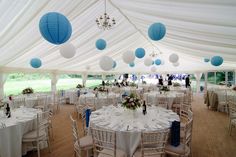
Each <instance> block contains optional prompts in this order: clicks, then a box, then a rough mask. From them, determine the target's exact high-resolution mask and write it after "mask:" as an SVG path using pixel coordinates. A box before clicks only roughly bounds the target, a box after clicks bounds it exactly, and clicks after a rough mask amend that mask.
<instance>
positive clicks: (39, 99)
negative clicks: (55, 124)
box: [37, 96, 48, 111]
mask: <svg viewBox="0 0 236 157" xmlns="http://www.w3.org/2000/svg"><path fill="white" fill-rule="evenodd" d="M37 104H38V105H39V106H43V111H46V110H48V106H47V96H38V97H37Z"/></svg>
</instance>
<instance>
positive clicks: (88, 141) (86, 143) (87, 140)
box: [75, 136, 93, 149]
mask: <svg viewBox="0 0 236 157" xmlns="http://www.w3.org/2000/svg"><path fill="white" fill-rule="evenodd" d="M79 142H80V147H81V149H90V148H92V147H93V139H92V136H84V137H82V138H80V139H79ZM76 145H77V146H78V143H77V142H76V143H75V146H76Z"/></svg>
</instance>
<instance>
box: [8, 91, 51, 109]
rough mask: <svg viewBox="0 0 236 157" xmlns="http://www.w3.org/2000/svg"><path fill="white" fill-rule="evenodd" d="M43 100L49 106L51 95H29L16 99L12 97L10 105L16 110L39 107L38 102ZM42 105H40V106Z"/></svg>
mask: <svg viewBox="0 0 236 157" xmlns="http://www.w3.org/2000/svg"><path fill="white" fill-rule="evenodd" d="M39 99H44V101H45V102H46V103H47V104H49V103H50V102H51V95H40V94H30V95H19V96H16V97H13V100H12V101H11V102H12V105H13V107H15V108H18V107H20V106H26V107H30V108H32V107H34V106H37V105H39V104H38V100H39ZM41 105H42V104H41Z"/></svg>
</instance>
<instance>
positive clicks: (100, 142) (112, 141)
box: [91, 128, 116, 157]
mask: <svg viewBox="0 0 236 157" xmlns="http://www.w3.org/2000/svg"><path fill="white" fill-rule="evenodd" d="M91 133H92V138H93V148H94V153H95V156H97V155H98V154H101V156H103V155H104V156H111V157H116V133H115V132H114V131H108V130H102V129H97V128H91ZM104 149H106V150H110V151H112V152H113V153H112V154H108V153H107V151H102V150H104Z"/></svg>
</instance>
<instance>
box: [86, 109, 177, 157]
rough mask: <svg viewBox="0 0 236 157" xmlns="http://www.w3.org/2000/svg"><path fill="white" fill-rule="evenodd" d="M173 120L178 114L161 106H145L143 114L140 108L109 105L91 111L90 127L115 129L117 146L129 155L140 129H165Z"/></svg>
mask: <svg viewBox="0 0 236 157" xmlns="http://www.w3.org/2000/svg"><path fill="white" fill-rule="evenodd" d="M173 121H180V119H179V116H178V115H177V114H176V113H174V112H173V111H171V110H167V109H164V108H161V107H156V106H150V107H147V114H146V115H143V114H142V108H138V109H137V110H136V111H132V110H128V109H125V108H123V107H121V106H118V107H114V106H112V105H110V106H107V107H102V108H101V109H99V110H97V111H94V112H92V114H91V117H90V127H97V128H100V129H109V130H112V131H116V137H117V140H116V142H117V143H116V144H117V148H119V149H121V150H123V151H125V152H126V153H127V155H128V157H131V156H132V155H133V153H134V152H135V150H136V148H137V147H138V146H139V144H140V141H141V131H155V130H159V129H167V128H170V126H171V124H172V122H173Z"/></svg>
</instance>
